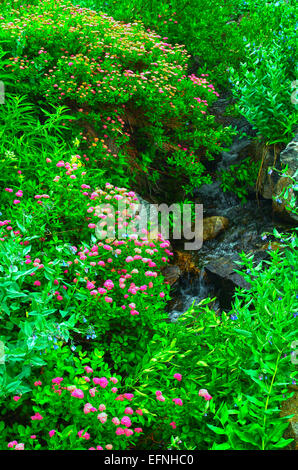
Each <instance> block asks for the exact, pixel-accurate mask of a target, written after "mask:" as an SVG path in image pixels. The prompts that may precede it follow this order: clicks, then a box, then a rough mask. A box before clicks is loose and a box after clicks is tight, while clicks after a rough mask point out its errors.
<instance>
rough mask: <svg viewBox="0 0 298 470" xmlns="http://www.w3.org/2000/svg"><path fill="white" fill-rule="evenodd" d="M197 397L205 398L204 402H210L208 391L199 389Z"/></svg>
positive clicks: (210, 397)
mask: <svg viewBox="0 0 298 470" xmlns="http://www.w3.org/2000/svg"><path fill="white" fill-rule="evenodd" d="M199 397H203V398H205V400H206V401H210V400H212V396H211V395H210V394H209V392H208V390H206V389H205V388H201V390H199Z"/></svg>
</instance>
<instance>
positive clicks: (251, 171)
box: [219, 157, 260, 202]
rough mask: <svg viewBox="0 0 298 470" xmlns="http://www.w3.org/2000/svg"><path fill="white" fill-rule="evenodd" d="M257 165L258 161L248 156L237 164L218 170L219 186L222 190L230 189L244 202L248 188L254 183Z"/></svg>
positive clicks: (257, 169)
mask: <svg viewBox="0 0 298 470" xmlns="http://www.w3.org/2000/svg"><path fill="white" fill-rule="evenodd" d="M259 167H260V162H254V161H252V160H251V157H248V158H245V159H243V160H242V161H241V162H240V163H238V164H235V165H230V166H229V169H228V170H222V171H220V172H219V177H220V179H221V184H220V186H221V188H222V190H223V192H226V191H231V192H233V193H235V194H236V195H237V196H238V197H239V199H240V200H241V201H242V202H246V200H247V199H246V198H247V195H248V191H249V188H251V187H254V186H255V184H256V181H257V176H258V171H259Z"/></svg>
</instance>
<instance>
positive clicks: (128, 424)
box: [121, 416, 131, 428]
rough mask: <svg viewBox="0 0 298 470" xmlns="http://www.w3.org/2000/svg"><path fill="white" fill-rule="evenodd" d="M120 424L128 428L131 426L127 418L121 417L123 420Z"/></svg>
mask: <svg viewBox="0 0 298 470" xmlns="http://www.w3.org/2000/svg"><path fill="white" fill-rule="evenodd" d="M121 424H122V425H123V426H126V427H127V428H129V427H130V426H131V420H130V418H129V417H128V416H123V418H122V419H121Z"/></svg>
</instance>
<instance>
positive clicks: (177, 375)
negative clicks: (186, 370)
mask: <svg viewBox="0 0 298 470" xmlns="http://www.w3.org/2000/svg"><path fill="white" fill-rule="evenodd" d="M174 379H177V380H178V382H181V380H182V375H181V374H174Z"/></svg>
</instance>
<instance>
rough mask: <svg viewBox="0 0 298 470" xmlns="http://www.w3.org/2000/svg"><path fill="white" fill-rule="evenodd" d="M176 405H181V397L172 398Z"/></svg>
mask: <svg viewBox="0 0 298 470" xmlns="http://www.w3.org/2000/svg"><path fill="white" fill-rule="evenodd" d="M172 401H173V402H174V403H175V404H176V405H179V406H182V405H183V401H182V400H181V398H173V400H172Z"/></svg>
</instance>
